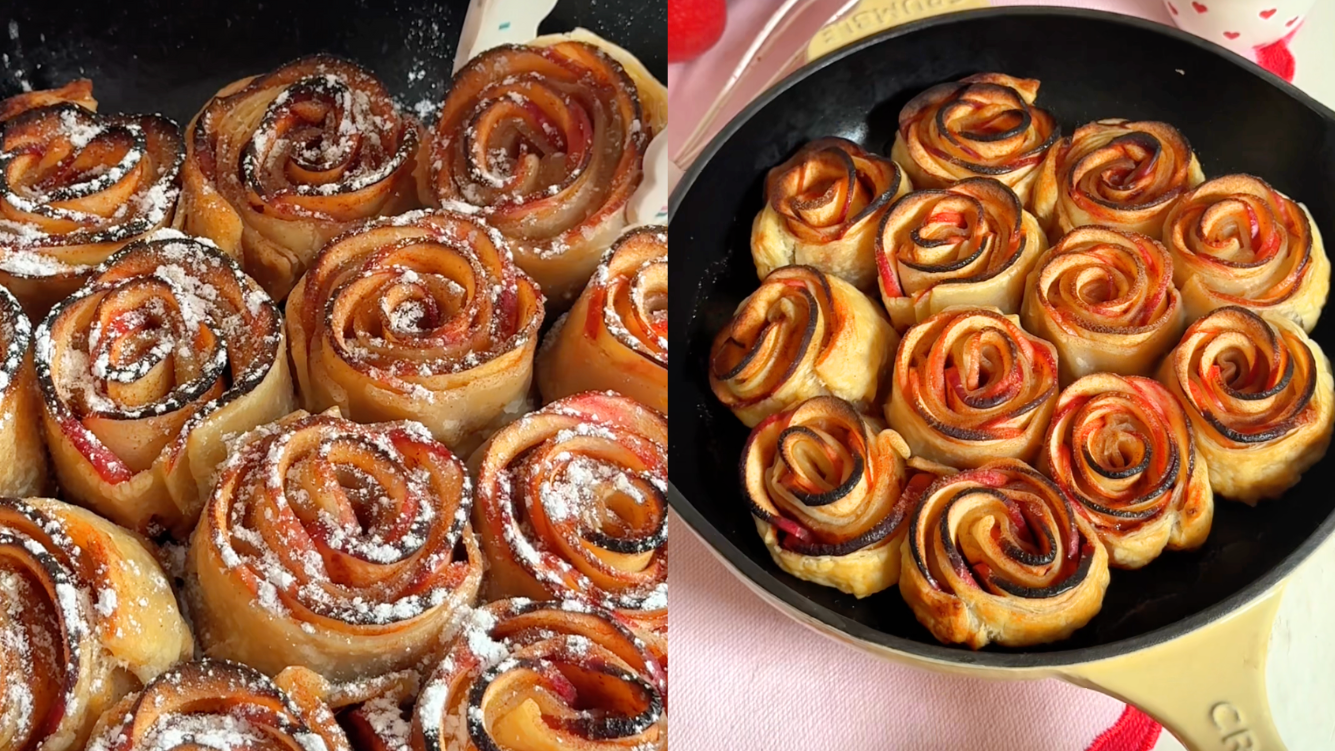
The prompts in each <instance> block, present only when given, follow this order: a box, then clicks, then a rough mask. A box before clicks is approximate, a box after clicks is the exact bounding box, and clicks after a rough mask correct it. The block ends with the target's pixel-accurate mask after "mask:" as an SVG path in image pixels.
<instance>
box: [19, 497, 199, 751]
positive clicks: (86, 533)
mask: <svg viewBox="0 0 1335 751" xmlns="http://www.w3.org/2000/svg"><path fill="white" fill-rule="evenodd" d="M192 651H193V646H192V644H191V639H190V629H189V628H188V627H187V626H186V623H185V621H184V620H183V619H182V618H181V614H180V611H178V610H177V607H176V597H175V595H174V594H173V593H172V589H171V585H170V584H168V582H167V578H166V576H164V575H163V573H162V569H161V568H159V567H158V564H157V562H156V561H154V559H153V556H152V554H151V553H149V551H148V550H147V549H146V548H145V547H144V543H143V542H142V541H141V540H140V538H139V537H137V536H135V535H133V534H131V533H129V532H127V531H125V530H124V529H121V528H120V527H117V526H116V525H114V524H112V523H111V522H109V521H106V520H105V519H102V518H99V517H98V516H96V515H94V514H93V513H92V512H89V511H86V510H84V509H81V508H77V507H74V506H70V505H68V504H65V503H61V502H60V501H54V500H51V499H49V498H32V499H28V500H26V501H20V500H17V499H13V498H0V687H2V688H3V689H4V699H3V701H0V747H3V748H5V749H10V750H12V751H37V750H39V749H40V750H41V751H78V750H79V749H82V748H83V747H84V741H85V740H86V739H87V738H88V735H89V733H90V732H92V730H93V724H94V723H96V722H97V719H98V717H99V716H100V715H101V714H102V712H103V710H106V709H107V708H108V707H110V706H112V705H113V704H115V703H116V702H117V701H119V700H120V698H121V697H122V696H124V695H126V694H127V693H130V692H133V691H137V690H139V688H140V687H141V686H143V685H144V684H145V683H148V682H149V681H152V680H153V679H154V678H156V677H158V675H159V674H161V673H162V672H163V671H165V670H167V669H168V668H169V667H171V666H172V665H173V664H174V663H176V662H177V661H178V660H185V659H189V658H190V655H191V652H192Z"/></svg>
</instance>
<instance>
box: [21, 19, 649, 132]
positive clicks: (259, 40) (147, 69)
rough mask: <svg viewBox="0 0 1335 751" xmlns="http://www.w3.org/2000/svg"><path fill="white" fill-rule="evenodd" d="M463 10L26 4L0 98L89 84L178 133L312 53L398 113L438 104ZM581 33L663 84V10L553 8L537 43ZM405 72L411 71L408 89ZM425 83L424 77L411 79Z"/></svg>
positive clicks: (104, 100)
mask: <svg viewBox="0 0 1335 751" xmlns="http://www.w3.org/2000/svg"><path fill="white" fill-rule="evenodd" d="M467 10H468V2H467V0H436V1H435V2H420V1H419V0H264V1H263V2H260V1H258V0H235V2H180V1H179V0H139V1H138V2H133V3H85V2H69V1H68V0H53V1H52V2H36V1H33V0H25V1H23V2H17V3H13V4H9V3H7V4H6V6H5V7H4V10H3V11H0V54H3V55H4V57H3V58H0V98H3V97H7V96H10V95H13V94H16V93H18V92H19V91H20V90H21V87H22V83H23V82H25V81H26V82H27V83H28V85H30V86H32V87H33V88H37V89H43V88H51V87H54V86H59V85H61V84H64V83H66V82H68V81H70V80H72V79H75V78H91V79H92V80H93V93H94V95H95V96H96V97H97V99H98V102H99V103H100V108H101V109H104V110H106V111H108V112H160V113H162V114H164V115H167V116H169V117H172V118H175V119H176V120H177V121H178V122H179V123H180V124H181V125H182V126H184V125H185V123H186V121H188V120H189V119H190V118H191V117H193V116H194V114H195V113H196V112H198V111H199V109H200V107H202V106H204V103H205V102H207V101H208V100H209V97H211V96H213V95H214V94H215V93H216V92H217V91H218V89H220V88H222V87H223V86H225V85H227V84H228V83H231V82H232V81H235V80H237V79H238V78H242V77H244V76H250V75H255V74H257V73H264V72H267V71H269V70H272V69H274V68H276V67H278V66H279V65H282V64H283V63H285V62H288V61H289V60H293V59H295V58H298V57H301V56H303V55H309V54H313V53H316V52H329V53H332V54H335V55H339V56H341V57H346V58H349V59H351V60H354V61H356V62H358V63H361V64H362V65H364V66H366V67H367V68H369V69H370V70H371V71H373V72H374V73H376V74H377V75H378V76H379V77H380V79H381V80H382V81H384V82H385V85H386V86H388V87H389V90H390V92H391V93H393V94H394V95H395V96H396V98H398V100H399V101H400V102H401V103H403V104H405V105H409V106H411V105H413V104H416V103H417V102H420V101H427V102H429V103H430V104H432V105H435V104H439V103H440V102H441V101H442V100H443V99H444V93H445V88H446V86H447V85H448V84H449V81H450V77H451V71H452V69H453V61H454V52H455V48H456V46H457V43H458V41H459V32H460V31H461V30H462V29H463V25H464V16H465V15H466V13H467ZM576 26H583V27H585V28H587V29H589V30H591V31H593V32H594V33H597V34H599V35H601V36H603V37H605V38H607V39H609V40H611V41H612V42H615V43H617V44H619V45H621V46H622V47H625V48H626V49H628V50H630V51H631V52H633V53H634V54H635V55H636V56H637V57H639V58H640V60H641V61H643V62H644V64H645V65H646V66H648V67H649V70H650V72H652V73H653V74H654V75H655V76H657V77H658V78H659V79H660V80H663V81H666V80H667V3H664V2H659V1H656V2H648V3H644V4H643V5H642V6H639V7H637V8H636V12H634V13H627V12H626V10H625V7H624V5H619V4H617V3H612V2H598V0H560V2H559V3H557V6H556V8H555V10H553V11H552V14H551V15H550V16H548V17H547V18H546V20H544V21H543V23H542V25H541V26H540V27H539V32H540V33H554V32H561V31H569V30H571V29H573V28H575V27H576ZM409 73H414V76H413V77H412V78H411V79H410V77H409ZM422 74H424V75H422Z"/></svg>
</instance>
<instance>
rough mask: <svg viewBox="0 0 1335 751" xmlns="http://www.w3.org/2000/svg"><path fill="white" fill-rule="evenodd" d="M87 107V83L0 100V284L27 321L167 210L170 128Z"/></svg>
mask: <svg viewBox="0 0 1335 751" xmlns="http://www.w3.org/2000/svg"><path fill="white" fill-rule="evenodd" d="M96 109H97V101H96V100H94V99H93V85H92V83H91V82H89V81H87V80H79V81H74V82H73V83H70V84H68V85H66V86H64V87H62V88H60V89H55V90H51V91H31V92H28V93H26V94H20V95H18V96H16V97H13V98H10V99H6V100H4V101H0V123H3V129H2V130H0V172H3V179H0V285H3V286H4V287H6V288H8V289H9V291H10V292H13V293H14V296H15V297H17V298H18V299H19V302H21V303H23V308H24V310H25V311H27V313H28V315H29V316H32V317H33V318H34V319H37V318H41V317H42V316H44V315H46V312H47V311H48V310H50V309H51V306H52V305H54V304H56V303H57V302H59V301H61V300H63V299H64V298H65V297H67V296H68V295H69V294H70V293H71V292H73V291H74V290H76V289H78V287H79V285H80V284H82V283H83V281H84V280H85V279H87V278H88V275H89V274H90V273H92V271H93V268H94V267H95V266H97V265H98V264H99V263H101V262H102V261H103V260H105V259H106V258H107V256H109V255H111V254H112V253H114V252H115V251H116V250H117V249H119V248H121V247H122V246H124V245H125V244H126V243H127V242H130V241H131V240H134V239H136V238H138V237H142V236H143V235H144V234H145V233H148V232H151V231H153V230H155V229H158V228H160V227H165V226H167V225H168V224H169V223H170V222H171V221H172V215H173V212H174V211H175V208H176V196H177V193H178V192H179V187H178V177H179V174H180V170H181V160H182V158H183V156H184V152H183V150H182V147H181V131H180V129H179V128H178V127H177V126H176V123H174V122H172V121H171V120H168V119H167V118H165V117H162V116H161V115H99V114H97V113H96V112H94V110H96Z"/></svg>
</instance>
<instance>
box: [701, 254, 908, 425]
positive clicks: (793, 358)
mask: <svg viewBox="0 0 1335 751" xmlns="http://www.w3.org/2000/svg"><path fill="white" fill-rule="evenodd" d="M897 344H899V334H897V333H895V330H894V328H893V327H892V326H891V325H890V322H889V321H887V320H886V319H885V315H884V314H883V313H881V311H880V309H879V308H877V307H876V304H875V303H873V302H872V301H871V300H870V299H869V298H868V297H867V296H866V295H864V294H862V293H861V292H859V291H858V290H857V289H856V288H854V287H853V285H851V284H849V283H848V282H845V281H844V280H842V279H840V278H839V277H835V276H829V275H827V274H824V273H822V272H820V271H817V270H816V269H813V268H811V267H810V266H785V267H783V268H781V269H778V270H776V271H774V272H773V273H771V274H770V275H769V276H767V277H765V281H764V282H762V283H761V285H760V289H758V290H756V291H755V292H753V293H752V294H751V296H750V297H748V298H746V299H745V300H743V301H742V304H741V305H739V306H738V307H737V313H736V315H735V316H734V317H733V319H732V321H730V322H729V323H728V325H727V326H726V327H725V328H724V329H723V330H722V331H720V332H719V333H718V335H717V336H716V337H715V338H714V346H713V349H712V350H711V351H710V354H709V385H710V387H711V388H712V389H713V391H714V395H715V396H717V397H718V399H719V401H721V402H723V405H724V406H725V407H727V408H728V409H730V410H732V411H733V414H735V415H737V417H738V419H740V420H741V421H742V422H743V423H745V424H746V426H747V427H755V425H756V423H758V422H760V421H761V420H763V419H765V418H766V417H769V416H770V415H772V414H774V413H775V412H778V411H780V410H784V409H788V408H790V407H793V406H795V405H797V404H798V403H800V402H803V401H806V400H807V399H810V398H811V397H813V396H825V395H829V396H837V397H839V398H840V399H843V400H845V401H847V402H849V403H851V404H852V405H853V407H854V408H855V409H857V410H858V411H859V412H866V411H867V410H868V409H869V408H870V407H871V405H873V404H875V403H876V401H877V400H878V398H879V397H880V396H881V395H882V394H883V393H884V388H885V385H884V379H883V378H882V375H881V371H882V370H883V369H884V368H885V366H886V365H887V364H889V362H890V360H891V358H892V357H894V353H895V346H896V345H897Z"/></svg>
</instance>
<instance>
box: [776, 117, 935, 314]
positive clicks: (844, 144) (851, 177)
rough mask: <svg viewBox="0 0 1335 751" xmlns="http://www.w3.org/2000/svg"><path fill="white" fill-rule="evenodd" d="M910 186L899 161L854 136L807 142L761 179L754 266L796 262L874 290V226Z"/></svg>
mask: <svg viewBox="0 0 1335 751" xmlns="http://www.w3.org/2000/svg"><path fill="white" fill-rule="evenodd" d="M912 188H913V186H912V185H910V184H909V181H908V178H906V177H904V173H903V172H902V171H901V170H900V169H899V165H897V164H895V163H894V162H892V161H890V160H889V159H886V158H885V157H882V156H877V155H876V154H872V153H869V152H867V151H864V150H863V149H862V147H861V146H858V145H857V144H856V143H853V142H852V141H849V140H846V139H843V138H835V137H830V138H820V139H817V140H815V141H812V142H810V143H808V144H806V145H805V146H803V147H802V148H800V149H798V150H797V153H796V154H794V155H793V157H792V158H791V159H789V160H788V161H786V162H784V163H783V164H780V165H779V166H777V167H775V168H774V169H771V170H770V171H769V176H768V177H766V178H765V208H763V209H761V210H760V213H759V214H757V215H756V218H755V221H754V222H752V223H751V258H752V259H754V260H755V263H756V273H758V274H759V275H760V278H761V279H764V278H765V277H766V276H769V273H770V272H771V271H773V270H775V269H777V268H780V267H782V266H792V265H794V264H798V265H803V266H811V267H813V268H816V269H820V270H821V271H824V272H825V273H827V274H831V275H833V276H837V277H839V278H840V279H843V280H844V281H846V282H848V283H849V284H852V285H853V286H854V287H857V288H859V289H864V290H869V289H871V286H872V284H873V283H874V282H875V280H876V254H875V252H874V246H875V243H876V227H877V225H878V224H879V223H880V218H881V216H882V215H883V214H884V213H885V209H886V208H887V207H888V206H889V205H890V204H891V203H893V202H894V201H895V200H896V199H898V198H899V197H900V196H902V195H904V194H905V193H907V192H909V191H910V190H912Z"/></svg>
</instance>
